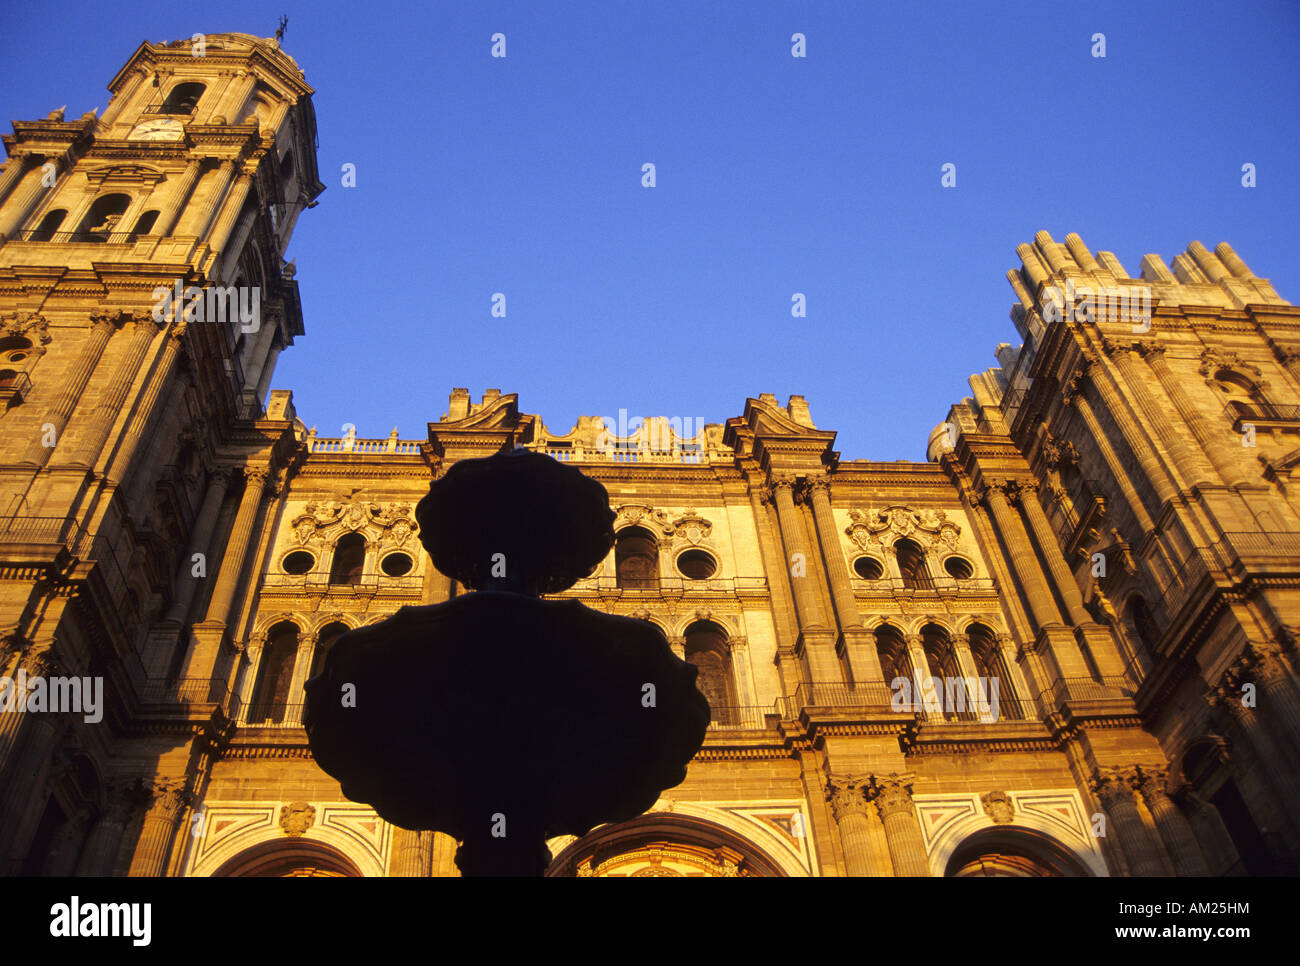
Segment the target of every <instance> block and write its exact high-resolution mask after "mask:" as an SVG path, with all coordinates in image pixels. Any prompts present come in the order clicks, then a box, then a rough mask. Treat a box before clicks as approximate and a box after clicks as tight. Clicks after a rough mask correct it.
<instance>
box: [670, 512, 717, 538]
mask: <svg viewBox="0 0 1300 966" xmlns="http://www.w3.org/2000/svg"><path fill="white" fill-rule="evenodd" d="M673 528H674V531H673V532H674V533H675V534H676V535H677V537H678V538H679V539H681V540H686V541H688V542H689V543H701V542H703V541H705V540H707V539H708V538H709V534H711V533H712V532H713V523H712V522H711V521H709V520H706V519H704V517H702V516H700V515H699V514H698V513H696V512H695V509H694V508H693V507H692V508H690V509H688V510H687V511H686V512H685V513H683V514H682V515H681V516H679V517H678V518H677V519H676V520H674V521H673Z"/></svg>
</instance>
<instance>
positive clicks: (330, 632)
mask: <svg viewBox="0 0 1300 966" xmlns="http://www.w3.org/2000/svg"><path fill="white" fill-rule="evenodd" d="M347 630H348V625H347V624H344V623H343V622H342V621H334V622H333V623H330V624H326V625H325V626H324V627H322V628H321V630H320V633H319V634H317V635H316V652H315V653H314V654H313V655H312V657H311V675H310V676H311V677H315V676H316V675H318V674H320V672H321V671H322V670H324V668H325V658H326V657H327V656H328V655H329V652H330V648H331V647H333V646H334V642H335V641H337V640H338V639H339V638H340V637H342V636H343V635H344V634H345V633H347Z"/></svg>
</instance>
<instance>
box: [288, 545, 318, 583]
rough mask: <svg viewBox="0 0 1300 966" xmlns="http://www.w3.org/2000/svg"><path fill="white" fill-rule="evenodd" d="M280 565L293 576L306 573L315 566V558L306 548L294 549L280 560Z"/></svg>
mask: <svg viewBox="0 0 1300 966" xmlns="http://www.w3.org/2000/svg"><path fill="white" fill-rule="evenodd" d="M280 566H281V567H282V568H284V572H285V573H286V574H293V575H294V576H295V577H297V576H301V575H302V574H305V573H307V572H308V571H309V570H311V569H312V568H313V567H315V566H316V558H315V557H313V556H312V555H311V554H309V553H308V552H307V551H306V550H295V551H294V552H293V553H291V554H289V555H288V556H286V557H285V558H284V559H283V560H282V561H280Z"/></svg>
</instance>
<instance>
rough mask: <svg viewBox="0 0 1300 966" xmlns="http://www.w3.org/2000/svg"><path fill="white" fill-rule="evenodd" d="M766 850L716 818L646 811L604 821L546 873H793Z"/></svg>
mask: <svg viewBox="0 0 1300 966" xmlns="http://www.w3.org/2000/svg"><path fill="white" fill-rule="evenodd" d="M788 864H789V863H788V862H787V863H782V862H780V861H778V860H777V859H776V858H774V856H773V854H772V853H770V852H769V851H768V850H766V849H763V848H760V847H759V846H758V845H756V844H755V843H754V842H753V841H751V840H750V839H748V838H746V837H744V836H742V835H739V834H737V833H736V832H734V831H732V830H730V829H727V828H724V827H723V826H722V825H719V824H717V823H716V822H712V821H709V820H708V819H704V818H700V817H697V816H693V815H683V814H680V813H675V812H648V813H646V814H645V815H640V816H638V817H637V818H634V819H631V820H630V821H627V822H620V823H618V824H616V825H602V826H601V827H600V828H597V829H595V830H594V831H591V832H588V833H587V834H586V835H584V836H582V837H581V838H579V839H578V840H577V841H575V842H573V843H571V844H570V845H568V846H567V847H566V848H565V849H564V850H563V851H561V852H560V853H559V854H558V855H557V856H556V857H555V859H554V860H553V861H552V862H551V866H550V868H549V869H548V870H547V872H546V874H547V876H552V877H566V876H595V877H606V876H608V877H630V878H648V877H661V876H662V877H687V878H691V877H702V878H708V877H714V876H718V877H721V876H742V877H743V876H755V877H783V876H788V875H791V874H795V875H799V874H804V875H806V874H807V873H806V872H803V871H796V872H791V871H790V869H788V868H787V867H786V866H787V865H788Z"/></svg>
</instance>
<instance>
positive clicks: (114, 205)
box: [74, 194, 131, 242]
mask: <svg viewBox="0 0 1300 966" xmlns="http://www.w3.org/2000/svg"><path fill="white" fill-rule="evenodd" d="M130 206H131V197H130V195H124V194H111V195H104V196H103V197H102V198H98V199H96V201H95V203H94V204H93V205H91V206H90V211H88V212H87V213H86V219H85V221H83V222H82V223H81V228H80V229H79V230H78V232H77V237H76V238H75V239H74V240H75V241H82V242H86V241H88V242H105V241H108V240H109V236H110V235H112V234H113V232H114V231H116V230H117V223H118V222H119V221H121V220H122V216H123V215H124V214H126V209H127V208H129V207H130Z"/></svg>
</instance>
